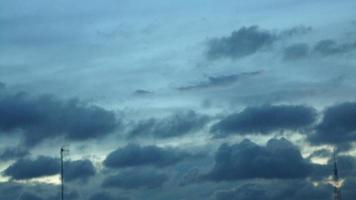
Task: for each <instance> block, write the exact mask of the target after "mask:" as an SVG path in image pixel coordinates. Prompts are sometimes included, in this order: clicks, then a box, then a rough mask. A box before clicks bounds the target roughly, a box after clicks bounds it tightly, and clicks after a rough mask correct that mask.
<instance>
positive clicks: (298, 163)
mask: <svg viewBox="0 0 356 200" xmlns="http://www.w3.org/2000/svg"><path fill="white" fill-rule="evenodd" d="M311 172H312V164H311V163H308V162H307V161H306V160H304V159H303V157H302V156H301V153H300V152H299V149H298V148H297V147H296V146H294V145H293V144H292V143H290V142H289V141H288V140H286V139H284V138H282V139H279V140H278V139H271V140H269V141H268V143H267V145H266V146H259V145H257V144H255V143H253V142H251V141H249V140H247V139H246V140H244V141H242V142H241V143H239V144H235V145H232V146H230V145H227V144H223V145H221V146H220V148H219V150H218V151H217V153H216V155H215V166H214V168H213V170H212V171H211V172H210V173H209V174H208V175H206V178H207V179H210V180H214V181H224V180H225V181H233V180H239V179H254V178H265V179H271V178H277V179H295V178H305V177H307V176H308V175H309V174H310V173H311Z"/></svg>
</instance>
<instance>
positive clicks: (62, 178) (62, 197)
mask: <svg viewBox="0 0 356 200" xmlns="http://www.w3.org/2000/svg"><path fill="white" fill-rule="evenodd" d="M63 152H64V147H62V148H61V200H64V175H63Z"/></svg>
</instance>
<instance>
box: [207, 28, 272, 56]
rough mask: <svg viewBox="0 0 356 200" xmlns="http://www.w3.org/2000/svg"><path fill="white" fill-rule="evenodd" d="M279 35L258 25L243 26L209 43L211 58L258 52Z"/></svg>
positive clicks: (208, 52) (208, 53) (208, 54)
mask: <svg viewBox="0 0 356 200" xmlns="http://www.w3.org/2000/svg"><path fill="white" fill-rule="evenodd" d="M276 39H277V36H276V35H275V34H273V33H271V32H269V31H266V30H260V29H259V27H258V26H249V27H242V28H240V29H239V30H237V31H233V32H232V33H231V35H230V36H228V37H221V38H214V39H211V40H210V41H209V43H208V51H207V52H206V55H207V57H208V58H209V59H213V60H214V59H219V58H224V57H227V58H241V57H244V56H248V55H251V54H253V53H256V52H257V51H259V50H260V49H262V48H264V47H268V46H270V45H271V44H272V43H273V42H275V41H276Z"/></svg>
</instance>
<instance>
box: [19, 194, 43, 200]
mask: <svg viewBox="0 0 356 200" xmlns="http://www.w3.org/2000/svg"><path fill="white" fill-rule="evenodd" d="M21 199H23V200H44V199H43V198H42V197H41V196H39V195H37V194H34V193H30V192H26V193H24V194H23V195H22V196H21Z"/></svg>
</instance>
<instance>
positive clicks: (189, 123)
mask: <svg viewBox="0 0 356 200" xmlns="http://www.w3.org/2000/svg"><path fill="white" fill-rule="evenodd" d="M208 121H209V117H207V116H205V115H200V114H198V113H196V112H194V111H187V112H179V113H176V114H174V115H172V116H169V117H167V118H163V119H155V118H151V119H148V120H143V121H140V122H138V123H136V124H134V125H133V128H131V130H129V133H128V134H129V137H137V136H153V137H157V138H168V137H177V136H182V135H186V134H188V133H192V132H194V131H198V130H199V129H201V128H203V127H204V125H205V124H206V123H207V122H208Z"/></svg>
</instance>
